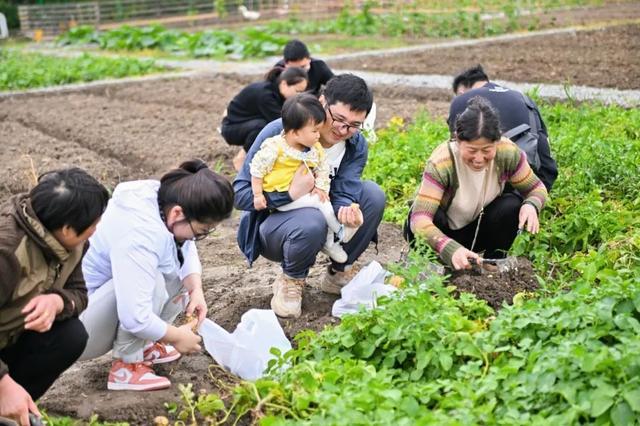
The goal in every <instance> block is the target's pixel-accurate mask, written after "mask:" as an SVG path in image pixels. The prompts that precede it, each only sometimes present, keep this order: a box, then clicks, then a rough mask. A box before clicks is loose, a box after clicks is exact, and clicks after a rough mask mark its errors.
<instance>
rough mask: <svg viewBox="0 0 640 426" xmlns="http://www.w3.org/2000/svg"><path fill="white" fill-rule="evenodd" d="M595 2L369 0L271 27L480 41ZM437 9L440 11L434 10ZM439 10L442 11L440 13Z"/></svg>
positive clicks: (278, 30)
mask: <svg viewBox="0 0 640 426" xmlns="http://www.w3.org/2000/svg"><path fill="white" fill-rule="evenodd" d="M593 3H597V2H594V1H576V2H573V1H569V2H566V1H525V2H518V3H517V4H515V3H514V2H506V1H502V0H496V1H492V2H482V6H481V7H480V8H478V3H477V2H475V1H468V2H455V3H453V2H433V1H425V2H420V1H417V2H413V4H412V5H403V7H396V8H395V9H387V10H379V9H376V7H377V3H376V2H375V1H366V2H365V3H364V5H363V7H362V9H357V8H354V7H353V6H350V5H347V6H346V7H344V8H343V9H342V11H341V12H340V14H339V15H338V17H337V18H335V19H327V20H321V21H313V20H308V19H304V17H298V16H296V15H294V16H293V17H292V18H290V19H289V20H286V21H275V22H271V23H269V24H268V25H267V29H268V30H269V31H272V32H275V33H283V34H347V35H351V36H359V35H384V36H389V37H398V36H408V37H413V38H422V37H464V38H476V37H483V36H491V35H498V34H503V33H506V32H511V31H516V30H519V29H528V30H534V29H536V28H537V27H538V19H537V18H536V17H535V16H534V17H528V18H526V19H523V17H522V16H521V14H522V12H523V11H527V13H529V12H531V11H532V10H533V11H536V10H537V11H542V10H547V9H550V8H558V7H560V6H563V5H582V4H593ZM434 9H435V10H436V11H434ZM437 9H441V10H440V11H437Z"/></svg>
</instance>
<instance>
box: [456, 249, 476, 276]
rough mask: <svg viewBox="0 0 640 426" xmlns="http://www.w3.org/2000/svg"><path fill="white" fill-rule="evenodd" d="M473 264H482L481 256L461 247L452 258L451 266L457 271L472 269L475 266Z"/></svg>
mask: <svg viewBox="0 0 640 426" xmlns="http://www.w3.org/2000/svg"><path fill="white" fill-rule="evenodd" d="M471 262H475V263H477V264H480V256H479V255H478V254H477V253H474V252H472V251H471V250H468V249H467V248H465V247H460V248H459V249H458V250H456V251H455V252H453V256H451V265H452V266H453V269H455V270H456V271H458V270H460V269H471V267H472V266H473V265H472V264H471Z"/></svg>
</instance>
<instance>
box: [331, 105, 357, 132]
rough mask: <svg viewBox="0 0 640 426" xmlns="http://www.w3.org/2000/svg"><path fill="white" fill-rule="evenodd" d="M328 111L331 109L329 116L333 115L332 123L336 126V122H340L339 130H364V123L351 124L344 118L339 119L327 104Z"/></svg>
mask: <svg viewBox="0 0 640 426" xmlns="http://www.w3.org/2000/svg"><path fill="white" fill-rule="evenodd" d="M327 111H329V117H331V125H332V126H335V124H336V123H338V126H337V128H338V130H340V131H344V130H346V131H347V132H355V131H356V130H362V123H360V124H350V123H346V122H344V121H343V120H338V119H336V118H335V117H334V116H333V112H331V107H330V106H327Z"/></svg>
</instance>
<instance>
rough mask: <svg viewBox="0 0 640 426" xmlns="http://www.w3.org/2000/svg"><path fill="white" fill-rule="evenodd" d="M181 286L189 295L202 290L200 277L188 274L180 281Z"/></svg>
mask: <svg viewBox="0 0 640 426" xmlns="http://www.w3.org/2000/svg"><path fill="white" fill-rule="evenodd" d="M182 285H183V286H184V288H186V289H187V291H188V292H189V293H191V292H193V291H194V290H202V275H200V274H189V275H187V276H186V277H184V279H183V280H182Z"/></svg>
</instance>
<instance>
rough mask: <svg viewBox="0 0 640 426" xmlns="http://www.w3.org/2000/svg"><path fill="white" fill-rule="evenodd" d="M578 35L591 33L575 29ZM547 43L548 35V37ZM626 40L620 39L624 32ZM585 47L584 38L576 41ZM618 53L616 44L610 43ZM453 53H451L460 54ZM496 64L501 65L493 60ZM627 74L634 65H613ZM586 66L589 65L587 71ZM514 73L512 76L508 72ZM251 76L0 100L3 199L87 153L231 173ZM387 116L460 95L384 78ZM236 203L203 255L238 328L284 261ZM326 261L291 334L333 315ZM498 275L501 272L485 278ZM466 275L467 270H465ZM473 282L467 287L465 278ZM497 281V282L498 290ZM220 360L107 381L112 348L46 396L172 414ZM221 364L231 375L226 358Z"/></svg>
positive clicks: (138, 418) (110, 174) (131, 415)
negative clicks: (231, 143)
mask: <svg viewBox="0 0 640 426" xmlns="http://www.w3.org/2000/svg"><path fill="white" fill-rule="evenodd" d="M575 41H576V43H581V42H582V41H580V40H577V39H575ZM545 44H546V43H545ZM614 47H617V48H620V47H621V45H619V44H615V45H614ZM571 49H573V50H572V51H577V50H578V49H577V45H576V46H574V47H572V48H571ZM611 51H612V52H609V53H611V54H616V55H617V53H616V52H617V51H616V50H614V49H613V48H612V49H611ZM452 57H453V54H452ZM489 71H490V72H491V71H492V69H491V68H489ZM607 71H608V72H609V73H610V74H611V75H619V74H624V73H625V72H626V71H625V69H624V68H622V69H621V68H614V69H611V68H610V69H608V70H607ZM585 74H587V73H585ZM500 77H502V78H506V77H504V76H502V75H501V76H500ZM251 80H252V78H248V77H237V76H217V77H211V78H191V79H175V80H167V81H162V82H147V83H139V84H130V85H127V86H113V87H110V88H108V89H100V90H93V91H89V92H78V93H72V94H64V95H47V96H32V97H21V98H14V99H5V100H1V101H0V135H2V143H1V144H0V162H1V164H2V166H3V167H2V168H1V169H0V180H1V181H2V182H3V185H2V186H0V200H4V199H6V198H7V197H8V196H9V195H10V194H12V193H16V192H20V191H23V190H26V189H27V188H28V187H29V185H30V182H33V176H34V175H37V174H39V173H41V172H44V171H46V170H50V169H53V168H59V167H62V166H69V165H78V166H81V167H83V168H85V169H87V170H88V171H90V172H91V173H93V174H94V175H95V176H97V177H99V178H100V179H101V180H102V181H103V182H104V183H105V184H107V185H109V186H110V187H113V186H115V184H117V183H118V182H120V181H124V180H131V179H143V178H149V177H159V176H160V175H161V174H162V173H163V172H165V171H167V170H168V169H169V168H171V167H172V166H175V165H176V164H177V163H179V162H180V161H182V160H184V159H187V158H190V157H201V158H203V159H205V160H206V161H208V162H209V163H210V165H211V166H212V167H213V168H215V169H217V170H219V171H221V172H222V173H224V174H226V175H227V176H229V177H230V178H231V177H232V176H231V166H230V158H231V156H232V155H233V154H234V153H235V148H230V147H228V146H227V145H226V144H225V143H224V142H223V140H222V138H221V137H220V136H219V135H218V134H217V132H216V131H215V129H216V127H217V126H218V125H219V123H220V120H221V113H222V111H223V110H224V108H225V107H226V105H227V103H228V101H229V100H230V99H231V97H232V96H233V95H234V94H235V93H236V92H237V91H238V90H240V88H241V87H242V86H243V85H244V84H246V83H248V82H249V81H251ZM375 99H376V102H377V105H378V121H377V124H378V125H379V126H382V125H384V124H385V123H386V122H387V121H388V120H389V119H390V118H391V117H392V116H395V115H398V116H401V117H403V118H405V119H410V118H411V117H413V116H414V114H415V113H416V112H417V111H418V110H420V109H423V108H424V109H426V110H427V111H429V112H430V113H431V114H432V115H434V116H436V117H442V118H444V116H445V115H446V113H447V111H448V103H449V100H450V95H449V94H448V93H447V92H446V91H442V90H441V91H430V90H416V89H407V88H396V87H377V88H375ZM237 225H238V215H237V214H236V215H234V217H233V218H232V219H231V220H229V221H228V222H227V223H225V224H224V226H220V227H219V228H218V231H217V233H216V234H215V235H214V236H212V237H210V238H208V239H206V240H204V241H202V242H200V243H198V244H199V249H200V253H201V258H202V263H203V267H204V274H203V278H204V285H205V294H206V298H207V301H208V303H209V317H210V318H211V319H213V320H214V321H216V322H218V323H219V324H221V325H222V326H223V327H225V328H226V329H228V330H230V331H232V330H233V328H234V327H235V325H236V324H237V323H238V322H239V320H240V316H241V315H242V314H243V313H244V312H245V311H246V310H247V309H250V308H268V307H269V299H270V295H271V290H270V284H271V282H272V281H273V279H274V278H275V277H276V276H277V274H278V272H279V267H278V265H276V264H272V263H269V262H267V261H265V260H264V259H259V260H258V261H257V262H256V263H255V264H254V267H253V268H251V269H247V267H246V263H245V261H244V259H243V257H242V255H241V253H240V251H239V249H238V248H237V245H236V243H235V233H236V230H237ZM379 232H380V244H379V247H378V248H379V250H380V251H379V253H376V251H375V249H374V248H373V247H372V248H370V249H369V250H368V251H367V252H366V254H365V255H364V256H363V259H362V262H361V263H362V264H365V263H367V262H368V261H370V260H372V259H377V260H379V261H380V262H381V263H383V264H386V263H388V262H395V261H398V260H399V256H400V253H401V252H402V250H403V247H404V244H403V242H402V238H401V234H400V230H399V229H398V228H397V227H395V226H393V225H389V224H383V225H382V226H381V227H380V229H379ZM326 264H327V261H326V259H325V258H324V257H320V258H319V262H318V264H317V265H316V266H315V267H314V268H313V269H312V272H311V275H310V277H309V279H308V286H307V288H306V290H305V297H304V304H303V312H304V314H303V316H302V318H300V319H299V320H296V321H292V320H284V321H282V325H283V327H284V329H285V332H286V334H287V335H288V336H289V337H292V336H294V335H295V334H296V333H297V332H298V331H299V330H301V329H305V328H311V329H313V330H320V329H321V328H322V327H324V326H325V325H326V324H331V323H335V322H336V320H335V319H333V318H331V317H330V316H329V314H330V307H331V304H332V303H333V301H334V300H335V297H333V296H328V295H325V294H323V293H321V292H320V291H319V290H318V284H319V280H320V278H321V275H322V272H323V269H324V268H325V267H326ZM528 271H529V272H527V274H528V278H526V277H525V279H522V280H519V281H522V282H523V287H522V288H517V289H514V288H511V289H507V290H508V291H506V290H505V288H504V287H506V286H510V283H511V281H509V280H504V284H503V285H502V286H500V285H499V284H496V286H498V287H501V288H498V287H497V288H496V291H495V294H486V292H485V295H484V297H485V298H487V299H488V300H489V301H490V302H491V303H492V304H493V305H494V306H498V305H499V304H500V301H501V300H507V301H509V300H510V299H511V297H512V296H513V294H514V291H520V290H526V289H531V288H530V287H529V284H527V283H532V281H531V280H530V278H531V274H532V271H531V270H528ZM478 279H484V278H482V277H474V278H463V279H462V281H460V287H461V288H464V289H469V290H471V291H476V290H474V289H476V288H480V287H483V288H484V287H485V286H482V285H480V284H478ZM486 279H488V280H492V282H496V283H497V281H496V280H494V279H493V278H486ZM463 281H464V282H463ZM465 286H467V287H465ZM489 293H491V292H489ZM210 364H211V360H210V358H209V357H208V356H206V355H204V354H199V355H195V356H189V357H186V358H184V359H182V360H180V361H179V362H177V363H173V364H169V365H168V366H165V367H163V368H162V369H159V372H160V373H162V374H167V375H168V376H170V377H171V379H172V381H173V383H174V384H173V386H172V387H171V389H169V390H166V391H158V392H149V393H142V394H140V393H128V392H107V391H106V380H107V373H108V369H109V366H110V359H109V357H108V356H106V357H103V358H100V359H97V360H92V361H88V362H84V363H79V364H77V365H76V366H74V367H73V368H72V369H70V370H69V371H68V372H66V373H65V374H64V375H63V377H62V378H61V379H60V380H59V381H58V382H57V383H56V384H55V385H54V386H53V388H52V389H51V390H50V391H49V392H48V393H47V394H46V395H45V396H44V397H43V398H42V399H41V400H40V406H41V407H42V408H44V409H46V410H48V411H49V412H50V413H55V414H66V415H72V416H74V417H80V418H88V417H89V416H90V415H91V414H92V413H96V414H98V415H99V416H100V417H101V418H103V419H109V420H127V421H130V422H132V423H134V424H149V422H150V419H151V418H153V417H154V416H155V415H158V414H164V410H163V408H162V407H163V403H164V402H171V401H177V400H178V399H179V393H178V386H177V384H178V383H193V384H194V388H195V389H196V390H199V389H206V390H215V389H219V387H218V386H219V385H218V384H216V383H219V382H217V381H213V380H211V379H210V377H209V376H208V374H207V371H208V367H209V365H210ZM212 374H213V376H215V377H216V378H222V379H223V381H224V382H228V381H229V379H228V378H226V376H225V375H223V374H221V373H220V372H219V371H218V370H213V373H212Z"/></svg>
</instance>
